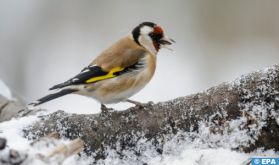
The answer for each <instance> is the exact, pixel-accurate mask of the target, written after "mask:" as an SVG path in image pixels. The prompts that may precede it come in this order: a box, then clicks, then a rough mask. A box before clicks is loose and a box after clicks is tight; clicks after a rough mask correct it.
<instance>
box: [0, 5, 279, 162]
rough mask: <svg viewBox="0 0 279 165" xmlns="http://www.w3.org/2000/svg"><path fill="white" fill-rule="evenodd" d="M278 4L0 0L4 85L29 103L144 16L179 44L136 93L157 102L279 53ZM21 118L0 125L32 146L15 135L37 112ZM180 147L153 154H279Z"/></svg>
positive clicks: (229, 158) (80, 101)
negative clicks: (149, 80) (146, 83)
mask: <svg viewBox="0 0 279 165" xmlns="http://www.w3.org/2000/svg"><path fill="white" fill-rule="evenodd" d="M278 6H279V1H261V0H250V1H249V0H248V1H223V0H208V1H201V0H195V1H191V0H184V1H183V0H172V1H167V0H162V1H159V0H141V1H128V0H119V1H108V0H104V1H100V0H92V1H88V0H87V1H86V0H84V1H74V0H68V1H48V0H39V1H38V0H1V1H0V79H2V80H3V82H2V81H0V93H1V94H3V95H5V96H7V97H8V98H12V97H11V93H10V92H9V90H8V89H7V88H6V86H5V84H4V82H5V83H6V84H7V85H8V86H9V87H10V88H11V89H12V90H13V92H14V97H15V98H19V99H22V100H24V101H25V102H26V103H27V102H30V101H33V100H35V99H37V98H39V97H41V96H44V95H46V94H47V93H48V91H47V89H48V88H49V87H51V86H52V85H54V84H57V83H60V82H63V81H64V80H67V79H68V78H70V77H71V76H73V75H75V74H76V73H78V72H79V71H80V70H81V69H82V68H83V67H84V66H86V65H88V63H89V62H90V61H91V60H92V59H94V58H95V57H96V56H97V55H98V53H100V52H101V51H102V50H103V49H105V48H106V47H107V46H109V45H110V44H111V43H113V42H114V41H116V40H117V39H119V38H120V37H122V36H124V35H126V34H127V33H128V32H129V31H130V30H131V29H132V28H133V27H134V26H136V25H137V24H139V23H140V22H143V21H153V22H156V23H158V24H160V25H161V26H162V27H164V29H165V32H166V34H168V36H170V37H172V38H174V39H175V40H176V41H177V44H175V45H174V46H173V49H174V50H175V52H169V51H167V50H163V51H161V52H160V53H159V55H158V56H159V57H158V67H157V71H156V74H155V77H154V78H153V80H152V81H151V83H150V84H149V85H148V86H147V87H146V88H145V89H143V90H142V91H141V92H139V93H138V94H137V95H135V96H134V97H133V99H135V100H138V101H141V102H147V101H150V100H152V101H154V102H157V101H164V100H168V99H172V98H175V97H178V96H184V95H188V94H191V93H195V92H198V91H202V90H204V89H206V88H208V87H210V86H213V85H217V84H219V83H221V82H223V81H230V80H233V79H234V78H235V77H238V76H239V75H241V74H244V73H247V72H250V71H252V70H257V69H261V68H265V67H267V66H270V65H272V64H276V63H279V20H278V15H279V10H278ZM111 106H112V107H114V108H117V109H124V108H125V107H128V106H130V105H129V104H124V103H120V104H117V105H111ZM42 107H43V108H48V109H50V110H57V109H63V110H66V111H68V112H73V113H98V112H99V111H100V110H99V107H100V105H99V104H98V103H97V102H95V101H94V100H91V99H88V98H85V97H81V96H75V95H69V96H66V97H63V98H61V99H57V100H54V101H52V102H50V103H47V104H45V105H42ZM20 120H21V121H18V120H14V121H12V122H5V123H1V124H0V128H1V130H6V131H4V132H5V135H4V136H13V137H15V138H13V141H12V142H9V143H10V145H14V146H15V147H21V148H22V149H24V148H25V147H26V146H27V145H26V144H27V143H28V142H27V141H26V140H25V139H22V138H21V136H15V135H21V134H22V132H20V131H19V130H20V128H22V127H23V126H25V125H27V124H29V123H30V122H32V121H34V120H36V118H33V119H20ZM22 123H25V124H22ZM13 142H14V143H13ZM24 144H25V145H24ZM178 148H180V150H179V151H177V152H176V154H173V155H166V156H164V158H163V159H159V158H158V157H154V159H153V160H152V161H151V164H175V165H176V164H197V161H199V160H201V161H203V162H204V164H240V163H241V162H243V161H244V160H245V159H248V158H249V157H251V156H253V155H257V154H258V155H269V156H272V155H273V156H274V155H277V156H278V153H274V152H273V151H268V152H264V153H263V152H261V151H258V153H252V154H241V153H238V152H235V151H231V150H228V149H222V148H220V149H207V148H202V147H199V148H197V146H196V145H194V144H192V145H191V144H184V145H182V146H180V147H178ZM174 153H175V152H174ZM113 160H114V161H115V160H116V159H107V160H106V161H107V162H106V163H108V164H109V163H111V161H113ZM70 163H72V161H69V164H70ZM114 163H115V162H114ZM116 164H117V162H116Z"/></svg>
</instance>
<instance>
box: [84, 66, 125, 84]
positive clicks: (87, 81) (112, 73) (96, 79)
mask: <svg viewBox="0 0 279 165" xmlns="http://www.w3.org/2000/svg"><path fill="white" fill-rule="evenodd" d="M122 70H124V68H122V67H115V68H113V69H112V70H110V71H109V72H108V74H106V75H103V76H98V77H92V78H90V79H88V80H86V83H93V82H96V81H100V80H105V79H108V78H113V77H115V76H116V75H114V73H115V72H120V71H122Z"/></svg>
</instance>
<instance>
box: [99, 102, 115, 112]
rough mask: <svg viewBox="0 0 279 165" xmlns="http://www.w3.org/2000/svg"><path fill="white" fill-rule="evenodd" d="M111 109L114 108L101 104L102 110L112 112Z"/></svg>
mask: <svg viewBox="0 0 279 165" xmlns="http://www.w3.org/2000/svg"><path fill="white" fill-rule="evenodd" d="M110 111H113V109H112V108H108V107H106V106H105V105H104V104H101V112H102V113H104V114H105V113H108V112H110Z"/></svg>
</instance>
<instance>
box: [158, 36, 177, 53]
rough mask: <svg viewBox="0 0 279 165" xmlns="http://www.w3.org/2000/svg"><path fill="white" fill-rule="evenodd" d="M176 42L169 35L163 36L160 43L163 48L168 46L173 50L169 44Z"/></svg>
mask: <svg viewBox="0 0 279 165" xmlns="http://www.w3.org/2000/svg"><path fill="white" fill-rule="evenodd" d="M173 43H175V41H174V40H173V39H171V38H169V37H167V36H164V37H163V38H161V39H160V40H159V44H160V46H161V48H166V49H169V50H172V49H171V48H169V45H171V44H173Z"/></svg>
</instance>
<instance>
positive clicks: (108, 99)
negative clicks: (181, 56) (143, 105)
mask: <svg viewBox="0 0 279 165" xmlns="http://www.w3.org/2000/svg"><path fill="white" fill-rule="evenodd" d="M139 62H140V63H142V67H140V68H137V69H135V70H132V71H130V72H127V73H125V74H122V75H120V76H117V77H114V78H111V79H107V80H103V81H99V82H96V83H94V84H92V86H91V87H89V89H91V90H92V91H90V92H88V93H86V94H85V93H84V95H88V96H91V97H93V98H95V99H96V100H98V101H99V102H101V103H103V104H109V103H117V102H120V101H125V100H126V99H128V98H129V97H131V96H133V95H134V94H136V93H137V92H139V91H140V90H141V89H142V88H143V87H144V86H145V85H146V84H147V83H148V82H149V81H150V80H151V78H152V77H153V75H154V73H155V69H156V57H155V56H153V55H150V54H148V55H146V56H145V57H144V58H143V59H142V60H141V61H139Z"/></svg>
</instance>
